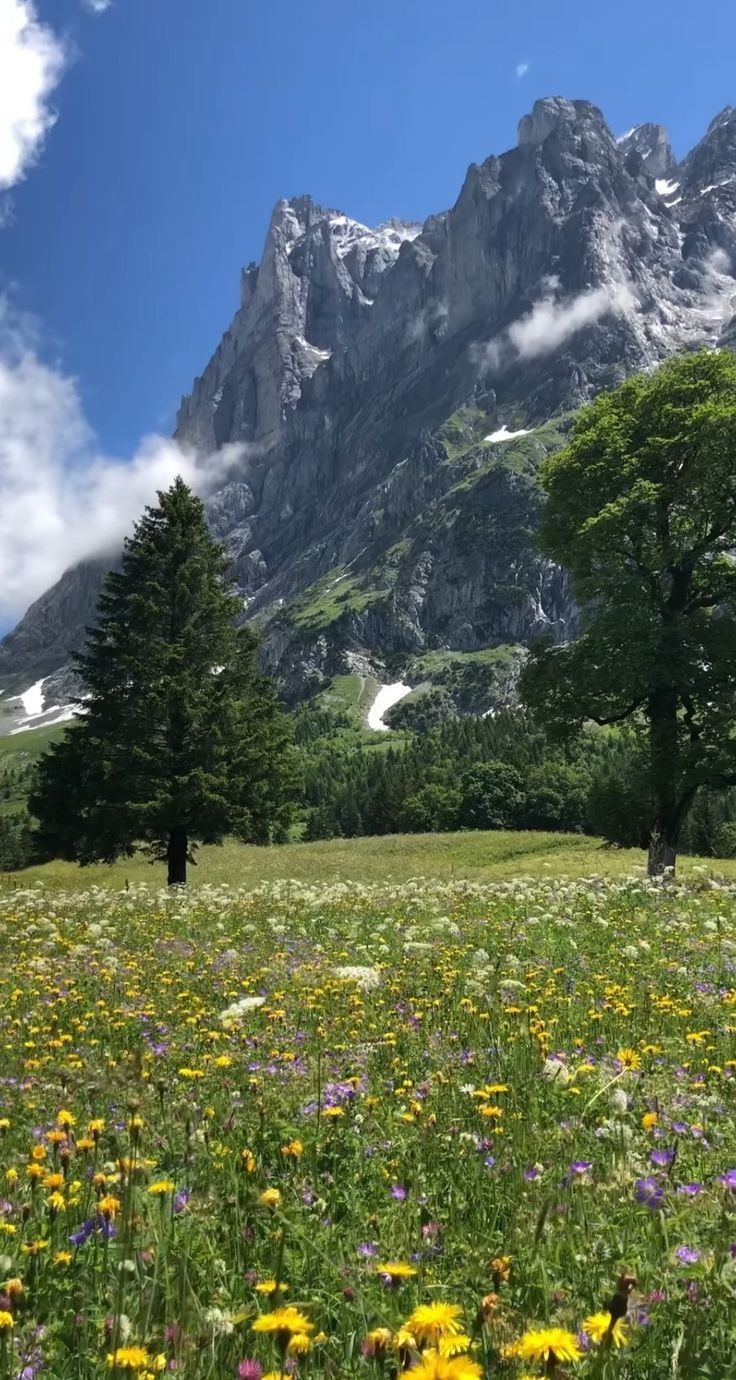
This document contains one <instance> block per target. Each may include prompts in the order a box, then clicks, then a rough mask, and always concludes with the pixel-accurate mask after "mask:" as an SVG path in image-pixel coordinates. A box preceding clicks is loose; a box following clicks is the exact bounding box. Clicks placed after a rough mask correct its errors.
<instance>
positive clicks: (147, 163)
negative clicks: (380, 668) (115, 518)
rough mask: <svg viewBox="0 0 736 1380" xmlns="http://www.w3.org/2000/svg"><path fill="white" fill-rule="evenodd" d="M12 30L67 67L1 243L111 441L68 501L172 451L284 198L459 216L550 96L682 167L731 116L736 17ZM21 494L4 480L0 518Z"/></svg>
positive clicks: (388, 13) (664, 8) (63, 6)
mask: <svg viewBox="0 0 736 1380" xmlns="http://www.w3.org/2000/svg"><path fill="white" fill-rule="evenodd" d="M4 7H15V8H16V9H17V8H18V7H24V8H25V9H26V11H27V12H30V11H32V10H33V9H34V8H35V12H36V13H35V18H36V20H37V21H38V23H40V24H41V25H44V26H47V27H46V29H45V30H44V31H45V32H47V33H50V34H51V35H53V36H55V39H56V41H57V42H58V43H59V45H60V46H61V47H62V48H63V50H64V56H65V58H66V68H65V71H64V73H63V75H62V76H61V78H60V80H58V82H54V83H53V90H52V91H51V92H50V94H49V96H48V98H47V104H50V105H51V106H53V109H54V111H55V113H56V115H57V119H56V122H55V123H54V125H53V127H52V128H49V129H48V131H47V133H46V136H45V138H44V139H41V138H38V140H37V141H36V145H35V148H34V153H35V157H34V158H33V159H31V158H30V157H29V159H28V160H27V162H26V164H25V165H24V167H23V169H22V175H20V174H19V176H18V177H16V178H15V185H13V186H12V187H11V189H10V191H9V193H8V194H9V196H10V197H11V198H12V217H11V218H10V223H8V224H6V225H5V227H4V228H2V229H0V298H2V297H3V296H4V298H5V301H6V302H9V303H10V306H11V309H12V312H13V313H15V314H18V313H29V314H30V315H31V317H32V318H34V319H35V327H34V332H33V349H34V352H35V354H34V357H36V358H37V359H38V360H39V361H43V363H44V367H46V368H47V369H49V370H52V371H55V374H54V377H57V376H58V378H59V380H62V379H63V380H64V386H65V387H66V388H67V390H71V391H72V392H74V394H75V396H74V400H73V407H75V408H76V409H77V413H78V416H77V417H76V421H75V423H74V425H75V426H78V427H81V428H82V429H83V426H84V424H85V423H84V419H86V424H88V425H89V427H90V428H91V433H92V432H93V433H94V437H96V438H97V439H96V440H95V439H94V437H93V436H92V435H91V433H90V434H89V435H87V436H86V438H84V439H83V441H82V442H79V440H77V441H76V442H75V441H73V440H72V441H69V438H68V437H65V442H64V444H65V446H66V450H65V453H64V456H62V458H61V460H60V461H59V463H58V465H57V471H58V473H59V474H60V475H61V476H62V479H63V475H64V473H65V472H66V471H65V468H64V467H65V466H66V467H67V470H68V469H71V470H75V469H76V470H77V473H78V475H79V474H82V477H84V467H82V469H81V470H80V469H79V464H78V459H77V451H78V450H79V447H80V444H81V446H82V449H83V450H85V454H86V461H85V463H86V464H88V465H89V463H90V455H92V456H93V457H94V455H96V453H97V451H99V452H101V453H102V454H104V455H114V456H117V457H120V458H121V460H125V459H126V458H128V457H131V456H134V455H136V452H137V449H138V448H139V443H140V438H141V437H142V436H143V435H145V434H146V433H150V432H159V433H161V434H162V435H164V436H165V435H167V434H168V432H169V431H170V428H171V426H172V423H173V418H174V414H175V410H176V407H177V405H178V402H179V398H180V395H181V394H182V392H184V391H187V390H188V389H189V386H190V384H191V381H192V378H193V376H194V375H195V374H196V373H198V372H200V371H201V369H202V368H203V367H204V365H205V363H206V361H207V359H208V357H209V355H210V353H211V351H212V349H213V348H214V346H215V345H216V343H217V341H218V339H219V337H220V334H221V333H222V330H223V329H224V327H225V326H226V325H227V324H228V322H229V320H230V318H231V316H232V313H233V311H234V309H235V306H236V304H237V296H238V284H239V269H240V266H241V264H244V263H246V262H247V261H248V260H249V259H252V258H259V257H260V252H261V248H262V244H263V238H264V234H265V230H266V226H267V222H268V217H269V214H270V211H271V208H272V206H273V203H274V202H275V201H276V199H277V198H278V197H279V196H282V195H294V194H299V193H301V192H305V191H308V192H311V194H312V195H313V196H314V197H315V198H316V199H317V200H319V201H322V202H323V203H326V204H328V205H333V206H337V207H340V208H341V209H342V210H344V211H346V212H348V213H349V214H350V215H352V216H355V217H356V218H358V219H360V220H363V221H365V222H368V223H377V222H378V221H380V220H382V219H385V218H387V217H388V216H390V215H394V214H396V215H401V216H404V217H409V218H416V219H422V218H423V217H424V216H426V215H427V214H429V213H430V212H431V211H435V210H440V209H443V208H444V207H446V206H447V205H449V204H451V203H452V202H453V201H454V199H455V197H456V196H457V193H458V191H459V188H460V185H461V183H462V180H463V176H464V173H465V170H466V168H467V165H468V163H469V162H471V161H473V160H480V159H482V158H484V157H485V156H487V155H488V154H489V153H492V152H502V151H503V150H504V149H506V148H508V147H509V146H510V145H512V144H513V143H514V142H515V138H516V126H517V123H518V120H519V118H520V116H521V115H522V114H523V113H524V112H525V111H527V110H528V109H530V107H531V105H532V103H533V101H534V99H535V98H536V97H538V96H542V95H549V94H562V95H567V96H570V97H586V98H589V99H592V100H594V101H595V102H596V103H597V104H599V105H600V106H601V107H602V109H603V111H604V113H605V114H606V116H607V118H608V120H609V123H610V124H611V126H612V128H613V129H614V131H615V132H616V133H619V132H622V131H623V130H625V129H627V128H629V127H630V126H632V125H634V124H636V123H638V122H640V121H643V120H647V119H651V120H657V121H660V122H662V123H665V124H667V125H668V127H669V129H670V132H671V136H672V139H673V142H674V144H675V148H676V150H677V151H678V152H681V153H682V152H685V150H686V149H687V148H688V147H689V146H690V145H691V144H692V143H693V142H695V141H696V140H697V139H698V138H699V137H700V136H701V134H702V133H703V132H704V130H705V128H706V126H707V124H708V122H709V120H710V119H711V118H712V116H713V115H714V114H715V113H716V112H717V111H718V110H720V109H721V108H722V107H723V106H724V105H725V104H727V103H729V101H731V100H734V101H736V84H735V83H734V79H733V51H734V48H735V47H736V9H733V8H732V7H730V6H727V5H725V4H724V3H723V0H717V3H716V0H711V2H710V3H708V0H703V3H701V4H700V5H699V6H698V8H697V11H696V12H695V13H694V12H693V9H692V5H691V4H687V5H686V4H685V3H684V0H670V3H667V4H665V3H664V2H663V0H650V2H649V4H642V3H641V0H637V2H636V3H634V0H618V3H617V4H616V5H615V6H611V5H606V4H602V3H591V4H588V5H585V4H581V3H580V0H576V2H575V3H572V0H556V3H555V4H554V5H551V4H550V3H549V0H544V3H543V2H542V0H525V3H523V4H499V3H496V2H495V0H454V3H452V4H448V3H447V0H372V3H370V4H367V3H364V4H356V3H354V0H353V3H349V0H311V2H310V3H305V2H304V0H279V3H274V0H270V2H269V0H266V2H265V3H264V0H260V3H256V0H0V18H1V17H2V11H3V9H4ZM93 9H97V10H99V11H100V12H99V13H96V14H95V13H93V12H92V11H93ZM102 11H104V12H102ZM1 62H2V55H1V54H0V64H1ZM519 73H523V74H522V75H519ZM1 79H2V67H1V65H0V84H1ZM0 120H2V96H1V95H0ZM1 134H2V130H1V129H0V136H1ZM12 180H13V179H10V181H12ZM0 305H1V303H0ZM6 310H7V308H6ZM1 325H2V314H1V312H0V326H1ZM24 329H27V326H25V327H24ZM70 379H73V380H74V381H75V382H74V383H73V384H72V383H71V382H70ZM56 405H60V399H58V398H57V400H56ZM69 406H70V407H72V402H69ZM67 420H68V419H67ZM72 429H73V427H72ZM44 444H48V446H49V447H50V449H53V444H54V440H53V437H51V440H50V441H49V439H48V436H45V437H44ZM75 447H76V449H75ZM137 460H138V464H139V467H140V464H141V463H142V462H141V457H140V454H138V456H137ZM51 463H52V464H53V463H56V462H55V461H54V458H53V456H52V458H51ZM3 482H4V481H3V478H2V470H1V468H0V500H2V498H3V493H2V486H3ZM16 525H17V523H16ZM64 530H65V529H64V526H63V521H62V523H61V527H60V528H59V532H60V533H61V534H62V535H63V532H64ZM57 535H58V534H57ZM2 538H3V532H2V522H1V519H0V544H2ZM59 539H60V540H61V538H59ZM78 544H79V543H78V542H77V544H76V545H75V543H74V542H73V541H72V543H71V546H70V553H71V557H74V556H75V555H77V554H78V550H77V547H78ZM0 574H2V564H1V563H0ZM40 578H41V576H40V574H39V575H38V577H37V578H35V579H31V580H30V584H29V593H31V594H33V593H37V592H38V590H37V588H36V587H35V586H36V585H37V584H38V580H40ZM44 578H45V577H44ZM18 598H19V595H18V594H17V593H16V594H15V596H14V599H15V602H16V603H17V602H18ZM6 602H8V601H7V600H6ZM10 602H12V600H11V601H10ZM0 616H2V592H1V591H0ZM6 621H7V615H6Z"/></svg>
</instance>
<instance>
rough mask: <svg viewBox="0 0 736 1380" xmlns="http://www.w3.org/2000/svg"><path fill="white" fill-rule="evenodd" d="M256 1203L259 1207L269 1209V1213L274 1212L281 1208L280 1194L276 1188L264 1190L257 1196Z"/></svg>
mask: <svg viewBox="0 0 736 1380" xmlns="http://www.w3.org/2000/svg"><path fill="white" fill-rule="evenodd" d="M258 1202H259V1203H260V1205H261V1207H265V1208H270V1210H271V1212H275V1211H276V1209H277V1208H280V1207H281V1194H280V1192H279V1190H278V1189H277V1188H264V1190H263V1192H262V1193H260V1194H259V1195H258Z"/></svg>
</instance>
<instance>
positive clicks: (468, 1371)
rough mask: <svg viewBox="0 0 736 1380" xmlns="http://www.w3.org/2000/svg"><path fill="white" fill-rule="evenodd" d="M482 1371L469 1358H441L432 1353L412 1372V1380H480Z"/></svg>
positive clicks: (475, 1362)
mask: <svg viewBox="0 0 736 1380" xmlns="http://www.w3.org/2000/svg"><path fill="white" fill-rule="evenodd" d="M482 1373H483V1372H482V1370H481V1368H480V1366H479V1365H478V1362H477V1361H471V1360H470V1357H469V1356H453V1357H449V1356H440V1355H439V1353H438V1352H430V1353H428V1354H427V1355H426V1356H423V1357H422V1359H421V1361H420V1363H419V1365H418V1366H416V1367H415V1368H414V1370H412V1372H411V1376H412V1380H480V1377H481V1375H482Z"/></svg>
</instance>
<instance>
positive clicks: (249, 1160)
mask: <svg viewBox="0 0 736 1380" xmlns="http://www.w3.org/2000/svg"><path fill="white" fill-rule="evenodd" d="M240 1161H241V1164H242V1166H243V1168H244V1170H245V1172H246V1174H252V1173H253V1170H254V1169H255V1167H256V1157H255V1155H254V1154H253V1151H252V1150H247V1149H246V1150H241V1152H240Z"/></svg>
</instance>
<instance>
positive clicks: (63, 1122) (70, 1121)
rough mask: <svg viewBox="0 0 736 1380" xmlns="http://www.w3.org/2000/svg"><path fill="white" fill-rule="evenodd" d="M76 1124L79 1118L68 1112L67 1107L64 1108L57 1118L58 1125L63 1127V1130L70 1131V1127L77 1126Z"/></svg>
mask: <svg viewBox="0 0 736 1380" xmlns="http://www.w3.org/2000/svg"><path fill="white" fill-rule="evenodd" d="M76 1123H77V1118H76V1117H75V1116H74V1115H73V1113H72V1112H68V1111H67V1110H66V1107H62V1109H61V1111H60V1112H59V1114H58V1116H57V1118H56V1125H57V1126H61V1127H62V1129H63V1130H65V1131H68V1130H69V1128H70V1126H76Z"/></svg>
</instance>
